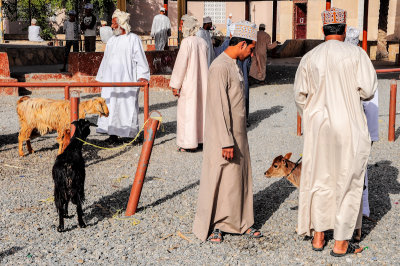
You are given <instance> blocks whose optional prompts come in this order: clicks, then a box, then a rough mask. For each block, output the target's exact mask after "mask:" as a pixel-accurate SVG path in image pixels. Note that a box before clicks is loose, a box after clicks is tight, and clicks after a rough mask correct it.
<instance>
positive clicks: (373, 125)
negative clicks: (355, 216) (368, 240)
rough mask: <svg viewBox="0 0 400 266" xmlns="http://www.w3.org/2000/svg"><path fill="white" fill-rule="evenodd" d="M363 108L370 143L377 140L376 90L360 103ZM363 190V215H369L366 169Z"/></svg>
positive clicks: (377, 111)
mask: <svg viewBox="0 0 400 266" xmlns="http://www.w3.org/2000/svg"><path fill="white" fill-rule="evenodd" d="M362 104H363V106H364V112H365V116H366V117H367V124H368V131H369V135H370V136H371V141H378V140H379V121H378V117H379V98H378V90H376V91H375V94H374V98H372V99H371V100H369V101H362ZM364 185H365V189H364V191H363V215H365V216H368V217H369V215H370V209H369V201H368V169H367V170H365V181H364Z"/></svg>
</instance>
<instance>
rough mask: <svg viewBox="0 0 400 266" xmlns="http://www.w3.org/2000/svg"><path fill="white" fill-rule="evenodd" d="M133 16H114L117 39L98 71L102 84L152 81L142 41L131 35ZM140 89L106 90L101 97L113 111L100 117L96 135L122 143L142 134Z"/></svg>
mask: <svg viewBox="0 0 400 266" xmlns="http://www.w3.org/2000/svg"><path fill="white" fill-rule="evenodd" d="M129 20H130V14H129V13H126V12H123V11H120V10H119V9H117V10H115V12H114V14H113V15H112V25H111V28H112V29H113V33H114V36H112V37H111V38H110V39H109V40H108V41H107V45H106V50H105V52H104V57H103V60H102V61H101V64H100V67H99V70H98V72H97V76H96V80H97V81H100V82H148V81H149V80H150V69H149V65H148V63H147V59H146V55H145V53H144V50H143V46H142V41H141V39H140V38H139V36H137V35H136V34H134V33H131V32H130V31H131V26H130V25H129ZM138 95H139V88H138V87H113V88H102V89H101V97H102V98H104V99H106V103H107V107H108V109H109V111H110V114H109V116H108V117H100V118H99V120H98V123H97V124H98V127H97V130H96V132H98V133H103V134H108V135H110V137H109V138H108V139H107V140H106V142H108V143H110V144H115V143H120V142H121V140H120V139H119V137H125V138H127V137H128V138H133V137H134V136H135V135H136V134H137V133H138V131H139V120H138V116H139V102H138Z"/></svg>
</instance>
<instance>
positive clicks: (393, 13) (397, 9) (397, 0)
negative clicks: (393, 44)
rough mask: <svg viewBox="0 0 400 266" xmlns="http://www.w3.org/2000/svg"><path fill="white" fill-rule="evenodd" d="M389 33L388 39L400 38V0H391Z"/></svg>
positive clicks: (396, 39)
mask: <svg viewBox="0 0 400 266" xmlns="http://www.w3.org/2000/svg"><path fill="white" fill-rule="evenodd" d="M387 35H388V37H387V38H388V41H389V40H390V41H399V40H400V0H390V1H389V14H388V27H387Z"/></svg>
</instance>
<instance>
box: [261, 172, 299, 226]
mask: <svg viewBox="0 0 400 266" xmlns="http://www.w3.org/2000/svg"><path fill="white" fill-rule="evenodd" d="M295 190H296V188H295V187H293V185H291V184H290V182H289V181H287V180H286V179H284V178H281V179H280V180H278V181H276V182H274V183H272V184H271V185H270V186H269V187H267V188H265V189H264V190H262V191H260V192H258V193H257V194H256V195H254V227H255V228H257V229H260V228H261V227H262V226H263V225H264V224H265V223H266V222H267V221H268V219H269V218H270V217H271V216H272V215H273V214H274V213H275V212H276V211H277V210H278V209H279V207H280V206H281V204H282V203H283V202H284V201H285V200H286V199H287V198H288V197H289V196H290V194H292V192H293V191H295ZM296 219H297V218H296ZM293 230H294V228H293Z"/></svg>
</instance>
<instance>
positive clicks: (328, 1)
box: [326, 0, 331, 10]
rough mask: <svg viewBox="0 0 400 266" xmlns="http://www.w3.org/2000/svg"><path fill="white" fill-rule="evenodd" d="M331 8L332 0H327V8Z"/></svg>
mask: <svg viewBox="0 0 400 266" xmlns="http://www.w3.org/2000/svg"><path fill="white" fill-rule="evenodd" d="M328 9H331V0H326V10H328Z"/></svg>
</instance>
